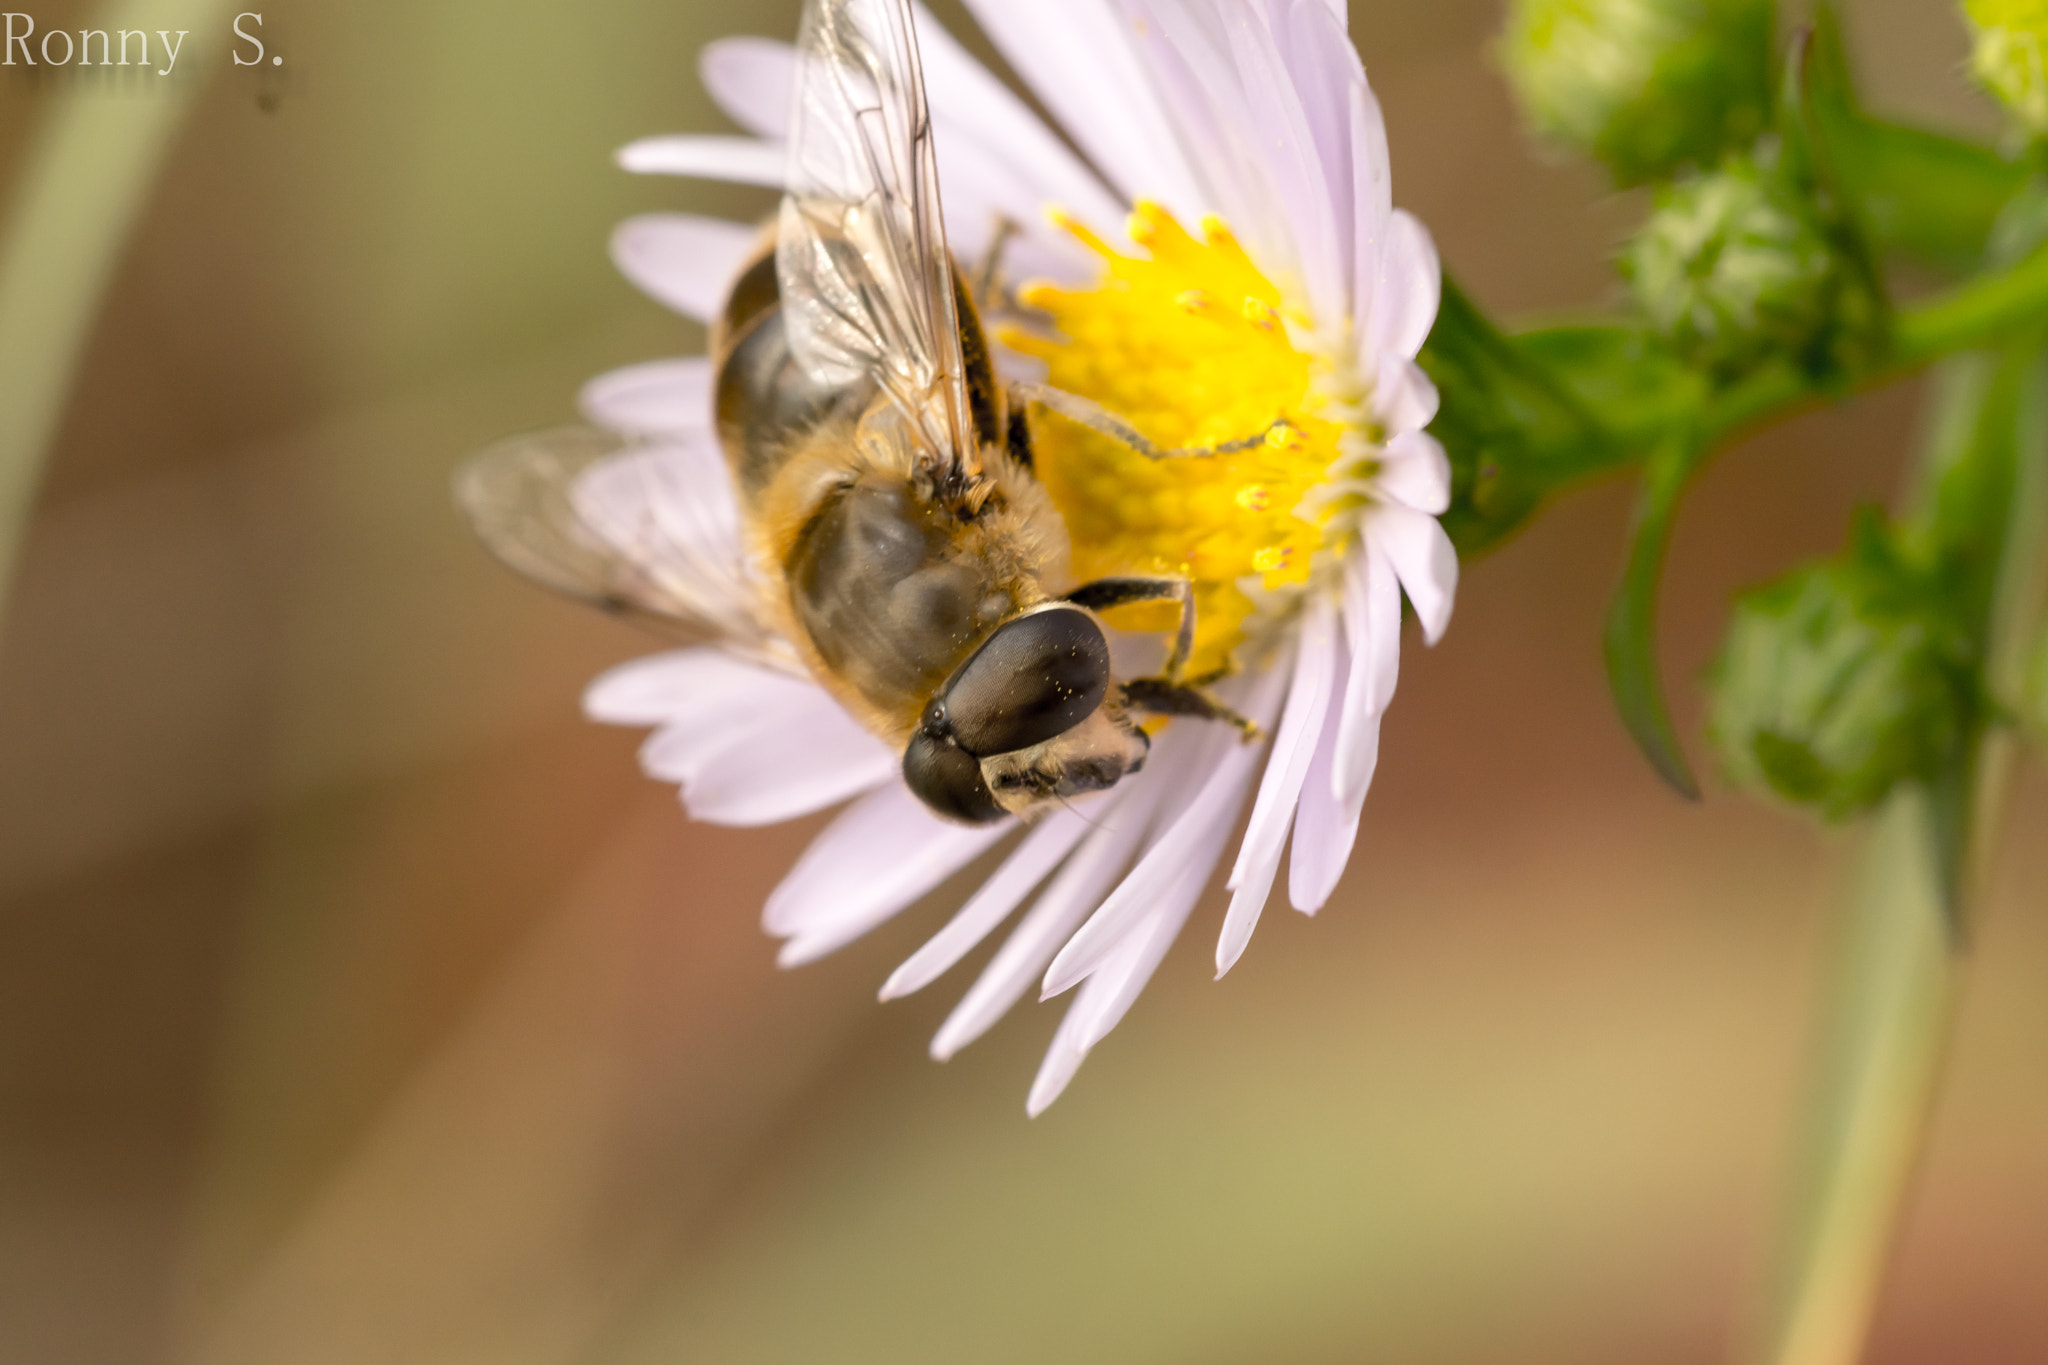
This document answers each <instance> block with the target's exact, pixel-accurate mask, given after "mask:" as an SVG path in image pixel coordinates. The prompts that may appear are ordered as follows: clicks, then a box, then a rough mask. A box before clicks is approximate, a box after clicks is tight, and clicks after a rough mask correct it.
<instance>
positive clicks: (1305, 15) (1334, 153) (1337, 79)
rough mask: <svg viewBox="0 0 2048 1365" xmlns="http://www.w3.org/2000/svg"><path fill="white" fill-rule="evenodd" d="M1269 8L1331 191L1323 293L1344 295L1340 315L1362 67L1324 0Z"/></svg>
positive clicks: (1350, 241) (1352, 221) (1351, 252)
mask: <svg viewBox="0 0 2048 1365" xmlns="http://www.w3.org/2000/svg"><path fill="white" fill-rule="evenodd" d="M1270 8H1272V9H1273V10H1274V11H1275V13H1274V15H1273V21H1272V27H1273V38H1274V42H1275V43H1276V44H1277V45H1278V50H1279V53H1280V56H1281V58H1282V60H1284V61H1285V63H1286V66H1287V72H1288V77H1289V82H1290V84H1291V85H1292V87H1293V90H1294V94H1295V97H1296V98H1297V99H1299V101H1300V102H1301V109H1302V114H1303V117H1304V119H1305V121H1306V123H1307V127H1308V129H1309V132H1310V134H1311V135H1312V136H1313V138H1314V142H1315V151H1316V159H1317V162H1318V168H1319V171H1320V175H1321V179H1322V182H1323V185H1324V187H1325V193H1326V194H1327V195H1328V197H1329V204H1330V211H1331V215H1332V217H1331V221H1330V226H1329V231H1330V235H1331V239H1332V240H1331V246H1332V249H1333V250H1334V251H1335V253H1336V272H1337V278H1336V279H1335V280H1333V281H1332V282H1331V286H1330V287H1331V291H1332V292H1331V293H1330V294H1329V295H1328V296H1327V297H1329V298H1332V299H1341V300H1343V316H1345V317H1351V316H1353V313H1352V310H1351V300H1350V298H1349V291H1350V290H1351V288H1352V285H1353V281H1354V280H1355V279H1356V278H1357V276H1356V265H1355V252H1356V245H1357V242H1356V238H1357V217H1356V209H1355V207H1354V203H1353V199H1354V188H1353V185H1352V150H1351V91H1352V89H1353V87H1355V86H1363V85H1364V84H1365V68H1364V66H1363V65H1361V64H1360V63H1359V60H1358V50H1357V49H1356V48H1354V47H1353V46H1352V45H1351V41H1350V39H1349V38H1348V37H1347V36H1346V34H1345V31H1344V18H1343V16H1342V15H1340V14H1337V13H1336V12H1334V11H1333V9H1332V8H1331V6H1330V5H1329V4H1327V3H1325V0H1274V4H1273V5H1272V6H1271V7H1270Z"/></svg>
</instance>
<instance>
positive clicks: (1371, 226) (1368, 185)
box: [1349, 81, 1394, 373]
mask: <svg viewBox="0 0 2048 1365" xmlns="http://www.w3.org/2000/svg"><path fill="white" fill-rule="evenodd" d="M1349 104H1350V116H1351V206H1352V207H1351V211H1352V218H1353V222H1352V231H1353V243H1354V245H1353V248H1352V270H1353V272H1354V283H1353V286H1352V294H1351V310H1352V312H1351V316H1352V318H1353V319H1354V321H1355V322H1356V323H1357V335H1358V340H1359V346H1360V350H1361V354H1360V363H1361V365H1362V366H1363V367H1364V368H1365V369H1366V371H1367V372H1368V373H1372V372H1373V370H1372V366H1371V364H1370V363H1369V362H1370V360H1371V358H1372V357H1371V354H1370V352H1369V351H1368V350H1367V349H1366V347H1367V340H1366V339H1367V334H1368V333H1369V332H1370V330H1371V328H1370V325H1369V324H1370V322H1371V319H1372V316H1373V312H1374V310H1375V309H1376V308H1377V307H1378V301H1379V294H1380V266H1381V263H1382V261H1383V259H1384V257H1385V256H1386V246H1387V223H1388V220H1389V219H1390V218H1391V217H1392V215H1393V211H1394V200H1393V184H1394V181H1393V176H1392V174H1391V172H1390V170H1389V165H1388V159H1387V121H1386V119H1385V118H1384V117H1382V116H1381V114H1380V103H1379V100H1377V99H1376V98H1374V96H1373V93H1372V88H1371V87H1370V86H1368V85H1366V84H1365V83H1364V82H1363V81H1361V82H1359V83H1358V84H1357V85H1354V86H1352V87H1351V89H1350V91H1349Z"/></svg>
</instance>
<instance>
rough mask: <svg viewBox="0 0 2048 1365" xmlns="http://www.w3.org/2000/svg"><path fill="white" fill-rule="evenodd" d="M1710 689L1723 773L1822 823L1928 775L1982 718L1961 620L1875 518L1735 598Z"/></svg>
mask: <svg viewBox="0 0 2048 1365" xmlns="http://www.w3.org/2000/svg"><path fill="white" fill-rule="evenodd" d="M1712 684H1713V707H1712V712H1711V716H1710V720H1709V729H1710V732H1711V734H1712V736H1713V739H1714V743H1715V745H1716V747H1717V748H1718V749H1719V750H1720V752H1721V755H1722V760H1723V763H1724V764H1725V766H1726V769H1727V771H1728V774H1729V776H1730V777H1731V778H1733V779H1734V780H1735V781H1736V782H1738V783H1740V784H1742V785H1744V786H1748V787H1752V788H1757V789H1762V790H1768V791H1772V792H1775V793H1777V794H1778V795H1779V796H1781V797H1783V798H1784V799H1786V800H1788V801H1792V802H1796V803H1798V804H1800V805H1805V806H1811V807H1813V808H1814V809H1816V810H1818V811H1819V812H1820V813H1821V814H1823V815H1825V816H1827V817H1828V818H1829V819H1841V818H1843V817H1845V816H1848V815H1852V814H1855V813H1856V812H1858V811H1862V810H1866V809H1868V808H1869V807H1871V806H1873V805H1875V804H1876V803H1877V802H1878V801H1880V800H1882V799H1883V797H1884V796H1885V794H1886V793H1887V792H1889V791H1890V790H1891V789H1892V787H1893V785H1894V784H1896V783H1899V782H1902V781H1908V780H1914V779H1926V778H1930V777H1932V776H1934V775H1935V774H1936V773H1937V772H1938V771H1940V769H1941V768H1942V766H1943V765H1944V764H1945V763H1947V762H1948V761H1949V760H1950V759H1951V757H1952V756H1953V755H1954V754H1955V753H1957V752H1958V749H1959V746H1960V745H1961V744H1962V743H1963V742H1964V738H1965V736H1966V735H1967V734H1968V732H1969V729H1970V727H1971V725H1972V723H1973V720H1974V717H1975V715H1976V699H1977V689H1976V683H1975V673H1974V669H1973V667H1972V663H1971V657H1970V649H1969V643H1968V640H1967V637H1966V636H1965V634H1964V632H1963V630H1962V628H1961V626H1960V623H1959V621H1958V617H1957V614H1956V613H1955V612H1954V611H1952V610H1951V609H1949V607H1948V604H1947V603H1946V601H1945V600H1944V597H1943V594H1942V592H1941V591H1940V589H1939V587H1938V585H1937V584H1935V583H1934V582H1933V580H1932V579H1931V578H1930V577H1929V576H1928V575H1926V574H1924V573H1922V572H1920V571H1918V570H1916V569H1915V568H1913V567H1912V566H1910V565H1909V564H1907V563H1906V562H1904V560H1903V559H1902V558H1901V557H1900V555H1899V552H1898V551H1897V550H1896V549H1895V547H1894V546H1893V545H1892V544H1891V543H1890V541H1889V538H1888V537H1887V534H1886V532H1885V531H1884V530H1883V528H1882V527H1880V526H1878V525H1877V524H1876V523H1875V521H1874V519H1873V520H1870V521H1866V522H1865V523H1863V524H1862V525H1861V526H1859V528H1858V531H1857V535H1856V543H1855V544H1854V545H1853V546H1852V547H1851V549H1850V550H1849V551H1848V552H1847V553H1846V554H1844V555H1842V556H1840V557H1839V558H1836V559H1832V560H1828V561H1824V562H1823V563H1820V564H1816V565H1811V566H1808V567H1807V568H1803V569H1799V570H1797V571H1795V572H1793V573H1791V574H1789V575H1787V576H1786V577H1784V578H1782V579H1779V580H1778V581H1777V582H1775V583H1772V584H1769V585H1767V586H1765V587H1762V588H1759V589H1756V590H1755V591H1752V592H1750V593H1747V594H1745V595H1744V596H1743V597H1742V598H1741V599H1739V600H1738V602H1737V604H1736V609H1735V618H1734V620H1733V622H1732V623H1731V624H1730V626H1729V630H1728V637H1727V639H1726V641H1725V642H1724V643H1723V645H1722V648H1721V654H1720V657H1719V659H1718V660H1717V661H1716V662H1715V665H1714V670H1713V675H1712Z"/></svg>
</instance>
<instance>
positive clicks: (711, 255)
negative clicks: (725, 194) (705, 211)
mask: <svg viewBox="0 0 2048 1365" xmlns="http://www.w3.org/2000/svg"><path fill="white" fill-rule="evenodd" d="M760 236H761V234H760V230H759V229H757V228H750V227H742V226H741V225H740V224H738V223H728V222H725V221H724V220H723V219H719V218H700V217H698V216H697V215H695V214H690V213H643V214H639V215H637V216H635V217H632V218H628V219H627V220H626V221H625V222H623V223H620V224H619V225H618V227H617V228H616V229H614V230H613V232H612V264H614V265H616V266H617V267H618V268H619V273H620V274H622V275H624V276H625V277H626V278H627V279H628V280H631V281H632V282H633V284H634V286H635V287H636V288H638V289H639V290H640V291H641V292H642V293H644V294H646V295H647V296H648V297H649V298H652V299H654V300H655V301H656V302H658V303H664V304H667V305H668V306H669V307H670V308H673V309H675V310H676V311H677V312H678V313H681V314H683V315H684V316H685V317H692V318H695V319H697V320H698V321H699V322H709V321H710V320H711V319H712V318H713V317H715V316H716V315H717V313H718V310H719V309H720V308H722V307H723V306H724V305H725V296H726V293H727V291H728V290H730V289H731V287H732V282H733V280H734V279H735V278H737V277H738V275H739V272H740V267H741V265H743V264H744V263H745V262H746V260H747V258H748V257H749V256H751V255H752V254H753V253H754V251H755V249H756V248H757V247H758V246H759V244H760Z"/></svg>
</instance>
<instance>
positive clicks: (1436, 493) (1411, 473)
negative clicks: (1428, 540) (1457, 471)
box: [1373, 431, 1451, 516]
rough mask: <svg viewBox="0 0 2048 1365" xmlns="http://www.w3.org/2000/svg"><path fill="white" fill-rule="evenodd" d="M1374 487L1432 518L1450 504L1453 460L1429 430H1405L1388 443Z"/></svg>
mask: <svg viewBox="0 0 2048 1365" xmlns="http://www.w3.org/2000/svg"><path fill="white" fill-rule="evenodd" d="M1373 487H1374V488H1376V489H1377V490H1378V491H1379V492H1381V493H1383V494H1385V495H1386V496H1387V497H1390V498H1397V499H1399V500H1400V501H1401V502H1402V503H1403V504H1404V505H1406V506H1408V507H1412V508H1414V509H1415V510H1416V511H1418V512H1426V513H1428V514H1429V515H1430V516H1439V515H1441V514H1442V513H1443V511H1444V509H1446V508H1448V507H1449V506H1450V505H1451V460H1450V457H1449V456H1448V455H1446V454H1444V447H1443V443H1442V442H1441V441H1439V440H1437V439H1436V437H1434V436H1432V435H1430V434H1429V433H1428V432H1426V431H1404V432H1402V433H1401V434H1400V435H1399V436H1396V437H1394V438H1393V439H1392V440H1390V441H1388V442H1387V444H1386V453H1385V455H1384V456H1383V457H1382V459H1381V461H1380V469H1379V473H1378V474H1377V475H1375V476H1374V478H1373Z"/></svg>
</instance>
